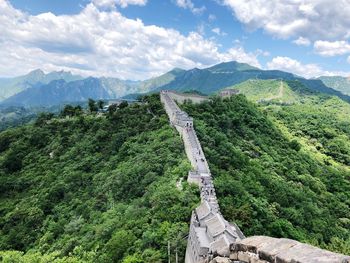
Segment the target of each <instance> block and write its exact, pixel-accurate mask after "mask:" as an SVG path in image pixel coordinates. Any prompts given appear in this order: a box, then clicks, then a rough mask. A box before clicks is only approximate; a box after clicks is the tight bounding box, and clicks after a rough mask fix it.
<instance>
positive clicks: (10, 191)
mask: <svg viewBox="0 0 350 263" xmlns="http://www.w3.org/2000/svg"><path fill="white" fill-rule="evenodd" d="M64 112H65V114H63V116H62V117H55V118H52V116H51V115H49V114H47V115H42V116H41V117H40V118H39V119H38V120H37V121H36V123H35V124H33V125H26V126H22V127H19V128H15V129H9V130H6V131H4V132H2V133H0V250H2V252H0V261H3V262H28V263H29V262H30V263H32V262H125V263H126V262H129V263H130V262H165V261H166V260H167V258H168V257H167V245H168V241H170V244H171V251H172V261H174V260H175V254H174V251H175V249H176V247H177V248H178V253H179V257H180V261H181V262H182V261H183V255H184V251H185V247H186V240H185V239H184V237H185V236H186V235H187V233H188V222H189V220H190V216H191V211H192V209H193V208H194V207H195V206H196V205H197V204H198V202H199V200H198V197H197V196H198V193H197V192H196V191H197V190H196V187H189V185H188V184H187V183H185V182H184V183H183V184H182V189H178V188H177V187H176V182H177V181H178V180H179V178H180V177H184V176H186V175H187V172H188V170H189V167H190V166H189V163H188V161H187V159H186V157H185V154H184V149H183V146H182V142H181V139H180V138H179V136H178V135H177V133H176V131H175V130H174V129H172V128H171V127H170V126H169V123H168V119H167V116H166V115H165V112H164V111H163V108H162V106H161V104H160V101H159V97H158V96H155V95H154V96H152V97H147V98H146V99H144V104H142V105H138V104H134V105H129V106H127V104H125V103H124V104H121V106H120V108H119V109H117V110H116V112H115V113H110V114H106V115H103V116H99V115H95V113H91V114H84V113H82V111H81V110H80V108H79V107H76V108H74V110H71V109H69V108H67V109H66V111H64ZM72 114H73V117H65V116H64V115H72ZM184 181H185V180H184ZM12 250H14V251H12ZM22 253H25V255H24V256H23V255H22ZM39 259H40V260H42V261H39Z"/></svg>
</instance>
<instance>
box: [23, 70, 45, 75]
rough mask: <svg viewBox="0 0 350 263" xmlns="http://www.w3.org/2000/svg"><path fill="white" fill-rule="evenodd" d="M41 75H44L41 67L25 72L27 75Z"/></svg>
mask: <svg viewBox="0 0 350 263" xmlns="http://www.w3.org/2000/svg"><path fill="white" fill-rule="evenodd" d="M43 75H45V72H44V71H42V70H41V69H34V70H32V71H30V72H29V73H28V74H27V76H43Z"/></svg>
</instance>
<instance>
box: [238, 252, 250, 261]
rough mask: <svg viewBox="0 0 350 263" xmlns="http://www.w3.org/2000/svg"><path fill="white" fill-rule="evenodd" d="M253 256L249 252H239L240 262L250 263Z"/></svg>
mask: <svg viewBox="0 0 350 263" xmlns="http://www.w3.org/2000/svg"><path fill="white" fill-rule="evenodd" d="M250 257H251V255H250V254H249V253H248V252H238V260H240V261H243V262H247V263H249V262H250Z"/></svg>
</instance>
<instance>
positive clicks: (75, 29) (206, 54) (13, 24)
mask: <svg viewBox="0 0 350 263" xmlns="http://www.w3.org/2000/svg"><path fill="white" fill-rule="evenodd" d="M0 32H1V34H0V57H1V61H2V63H0V76H14V75H19V74H23V73H27V72H28V71H30V70H32V69H34V68H42V69H43V70H45V71H52V70H61V69H65V70H70V71H72V72H74V73H77V74H83V75H95V76H101V75H106V76H115V77H119V78H126V79H145V78H149V77H152V76H155V75H159V74H161V73H164V72H165V71H166V70H170V69H172V68H174V67H181V68H185V69H189V68H193V67H207V66H211V65H213V64H216V63H219V62H222V61H228V60H238V61H240V62H246V63H250V64H252V65H255V66H259V62H258V60H257V56H258V54H255V53H249V52H248V53H247V52H246V51H245V50H244V49H243V47H235V48H232V49H229V50H227V51H224V52H221V51H220V50H219V44H217V43H216V42H215V41H213V40H208V39H206V38H204V37H203V36H202V35H200V34H198V33H196V32H191V33H189V34H188V35H183V34H181V33H180V32H178V31H176V30H174V29H169V28H163V27H158V26H154V25H149V26H146V25H144V23H143V22H142V21H141V20H139V19H136V20H133V19H128V18H126V17H124V16H123V15H122V14H121V13H119V12H118V11H117V10H116V9H111V10H108V11H106V10H100V9H99V8H98V7H96V6H95V5H94V4H93V3H90V4H88V5H87V6H86V7H85V8H84V9H83V10H82V11H81V13H79V14H76V15H54V14H52V13H43V14H39V15H35V16H33V15H28V14H26V13H24V12H21V11H19V10H17V9H15V8H13V7H12V6H11V4H10V3H9V2H8V1H3V0H0Z"/></svg>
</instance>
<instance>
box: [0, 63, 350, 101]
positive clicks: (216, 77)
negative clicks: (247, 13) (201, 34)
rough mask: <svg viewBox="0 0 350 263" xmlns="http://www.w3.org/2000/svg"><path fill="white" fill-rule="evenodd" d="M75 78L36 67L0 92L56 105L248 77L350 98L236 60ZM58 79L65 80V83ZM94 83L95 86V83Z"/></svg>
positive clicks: (211, 88) (206, 88)
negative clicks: (133, 76) (146, 75)
mask: <svg viewBox="0 0 350 263" xmlns="http://www.w3.org/2000/svg"><path fill="white" fill-rule="evenodd" d="M76 78H79V77H77V76H73V75H71V74H70V73H69V72H68V73H67V72H53V73H49V74H45V73H43V72H42V71H41V70H36V71H33V72H31V73H30V74H28V75H26V76H24V77H19V78H16V79H12V80H11V81H10V82H11V83H12V84H11V83H10V84H11V85H10V84H9V83H7V84H6V83H5V82H6V81H5V82H4V81H2V82H1V81H0V92H1V91H2V92H3V94H7V95H3V98H4V97H8V96H9V93H8V91H9V88H8V87H9V86H11V87H12V88H13V90H11V92H12V93H13V94H14V93H16V94H15V95H13V96H11V97H10V98H8V99H5V100H4V101H3V104H5V105H25V106H33V105H42V106H49V105H54V104H53V103H59V104H60V103H65V102H75V101H80V100H86V99H87V98H94V99H116V98H125V97H126V98H137V97H138V96H139V95H140V94H145V93H155V92H159V91H160V90H162V89H169V90H176V91H188V90H192V91H198V92H200V93H203V94H207V95H209V94H214V93H216V92H217V91H219V90H221V89H223V88H227V87H232V86H233V85H236V84H239V83H244V82H245V81H247V80H278V79H280V80H283V81H295V83H296V84H295V85H296V86H300V87H302V88H303V89H304V88H305V87H306V88H307V89H308V90H309V91H315V92H321V93H325V94H329V95H334V96H338V97H340V98H342V99H344V100H345V101H348V102H349V101H350V97H349V96H348V95H346V94H343V93H342V92H340V91H338V90H336V89H333V88H331V87H328V86H326V85H325V84H324V83H323V82H322V80H321V79H305V78H302V77H299V76H296V75H294V74H291V73H288V72H283V71H279V70H261V69H258V68H256V67H252V66H250V65H248V64H245V63H239V62H236V61H231V62H224V63H220V64H217V65H215V66H212V67H209V68H205V69H198V68H194V69H190V70H183V69H178V68H175V69H173V70H171V71H169V72H167V73H165V74H163V75H161V76H158V77H154V78H151V79H148V80H144V81H130V80H121V79H117V78H106V77H102V78H91V77H90V78H88V79H78V80H75V79H76ZM92 79H94V81H92ZM56 80H64V82H62V81H58V82H57V81H56ZM50 81H51V82H50ZM4 83H5V84H4ZM93 83H94V84H95V85H96V87H93V86H92V84H93ZM293 85H294V84H293ZM6 92H7V93H6ZM0 94H1V93H0Z"/></svg>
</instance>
